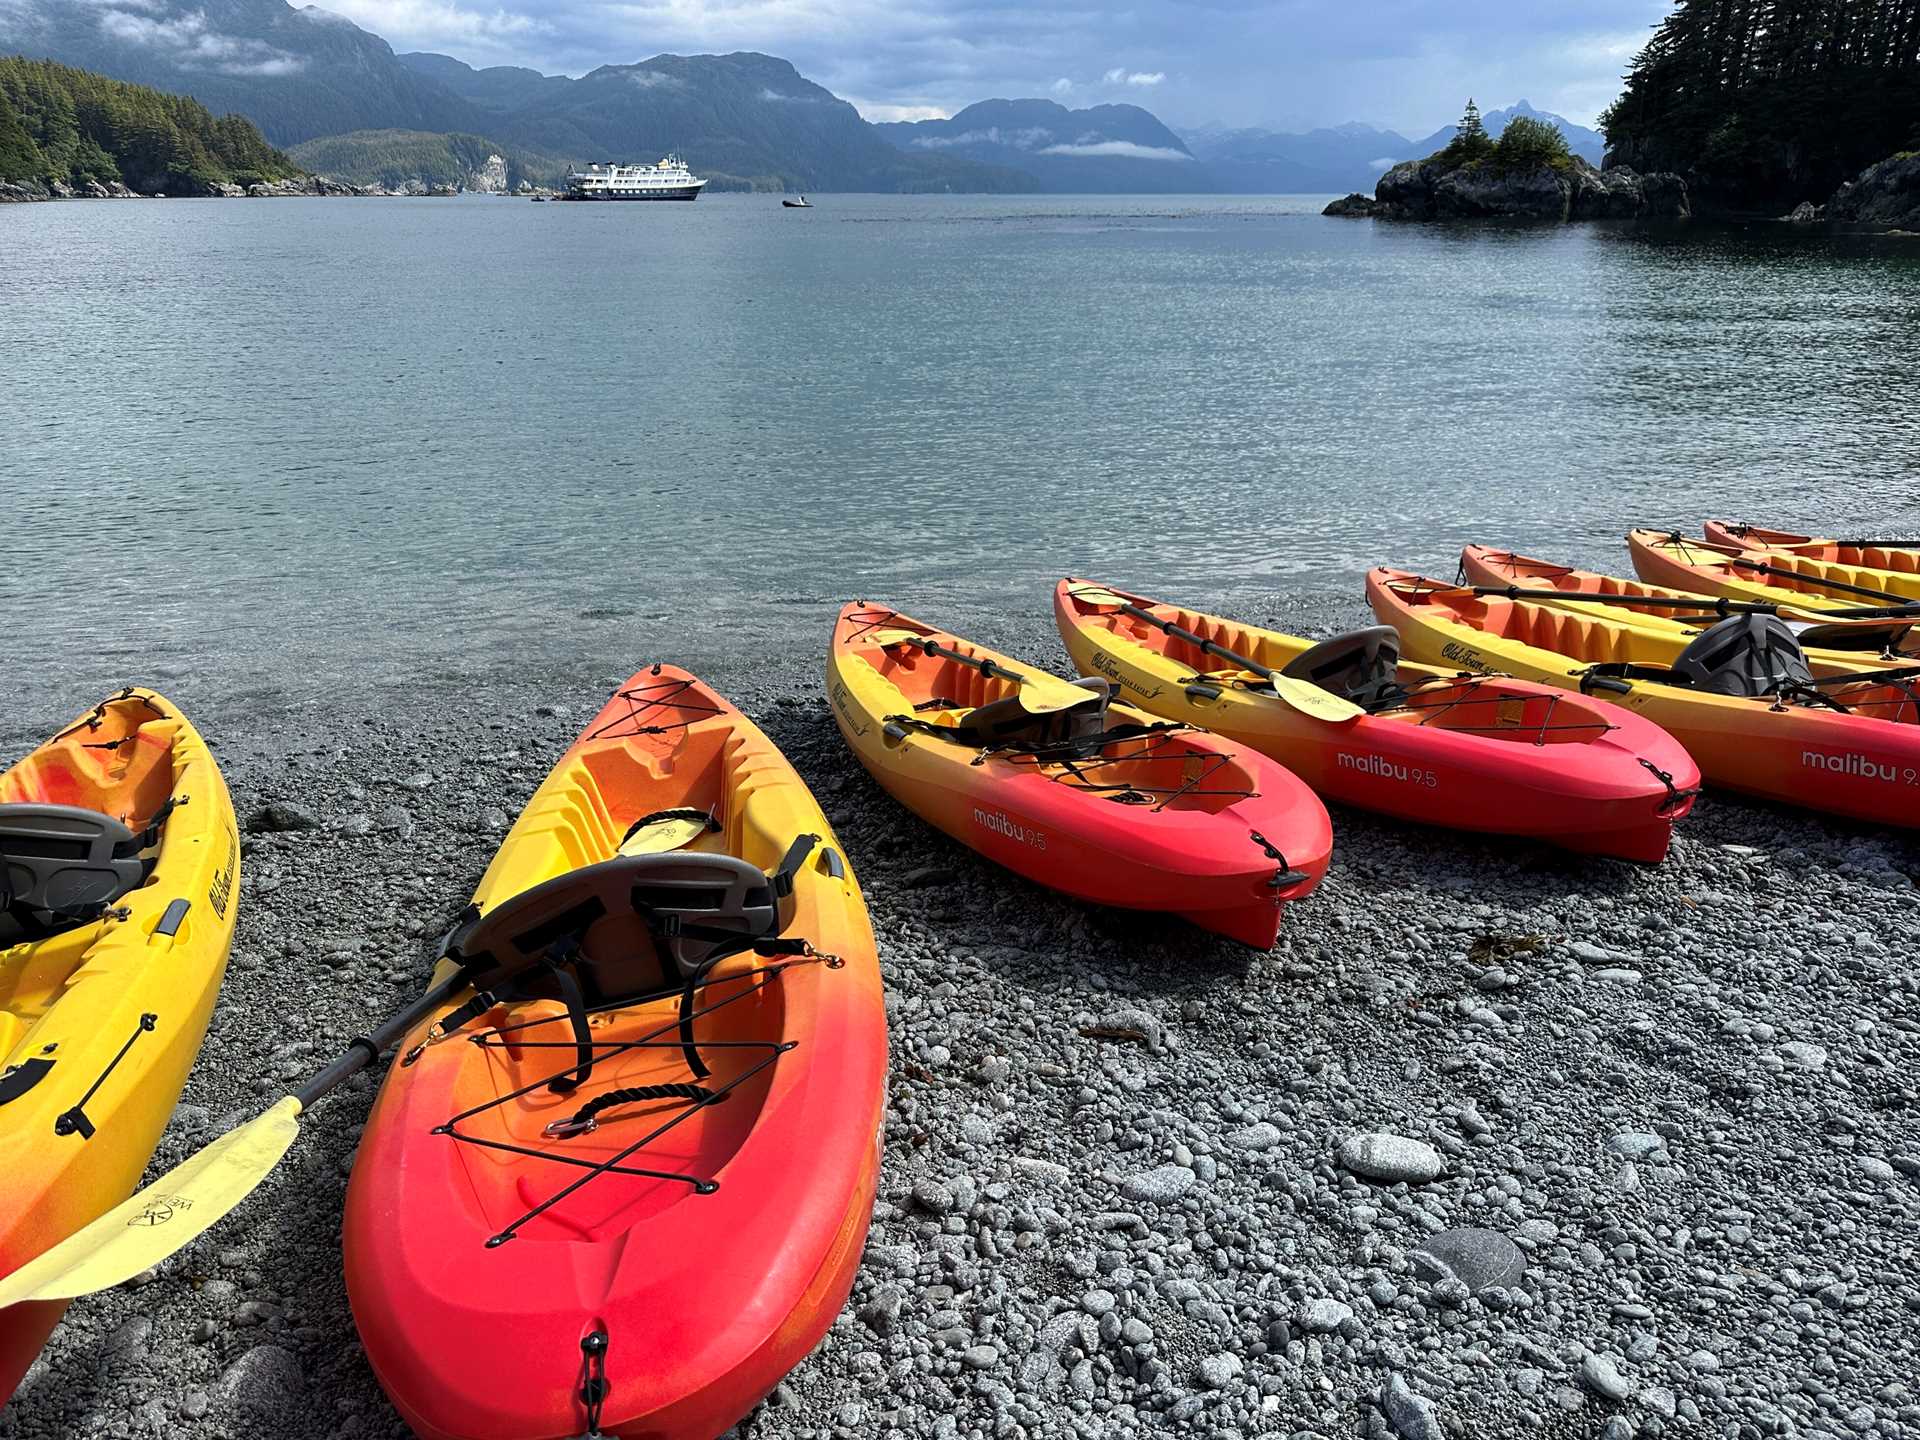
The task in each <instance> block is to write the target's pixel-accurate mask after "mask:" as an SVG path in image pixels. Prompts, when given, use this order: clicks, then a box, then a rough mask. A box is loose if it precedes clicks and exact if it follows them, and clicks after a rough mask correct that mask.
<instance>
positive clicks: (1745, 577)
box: [1627, 530, 1920, 610]
mask: <svg viewBox="0 0 1920 1440" xmlns="http://www.w3.org/2000/svg"><path fill="white" fill-rule="evenodd" d="M1627 550H1628V552H1629V553H1630V554H1631V555H1632V556H1633V571H1634V573H1635V574H1636V575H1638V576H1639V577H1640V578H1641V579H1642V580H1645V581H1647V582H1648V583H1649V584H1653V585H1668V586H1671V587H1673V588H1674V589H1676V590H1693V591H1696V592H1698V593H1701V594H1706V595H1727V596H1730V597H1732V598H1734V599H1738V600H1781V599H1782V597H1789V600H1790V603H1793V604H1796V605H1800V606H1803V607H1806V608H1817V609H1828V610H1831V609H1859V608H1861V607H1863V606H1870V605H1899V604H1904V603H1906V602H1907V601H1910V600H1920V573H1915V570H1914V569H1913V568H1912V567H1909V568H1908V569H1907V570H1905V571H1899V570H1876V569H1872V568H1870V567H1867V566H1864V565H1854V564H1849V563H1846V562H1844V561H1839V560H1824V559H1821V558H1819V557H1818V556H1815V555H1801V554H1798V553H1796V552H1794V551H1791V550H1740V549H1738V548H1732V547H1728V546H1724V545H1720V544H1716V543H1710V542H1708V541H1705V540H1690V539H1688V538H1687V537H1686V536H1684V535H1675V534H1673V533H1672V532H1671V531H1665V530H1635V531H1632V532H1631V533H1629V534H1628V536H1627Z"/></svg>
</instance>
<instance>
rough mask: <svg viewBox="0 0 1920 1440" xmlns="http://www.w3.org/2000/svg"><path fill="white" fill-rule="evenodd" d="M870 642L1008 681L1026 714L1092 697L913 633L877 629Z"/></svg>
mask: <svg viewBox="0 0 1920 1440" xmlns="http://www.w3.org/2000/svg"><path fill="white" fill-rule="evenodd" d="M872 643H874V644H876V645H878V646H880V647H881V648H882V649H890V648H892V647H893V646H895V645H911V646H913V647H914V648H915V649H917V650H919V651H921V652H922V653H923V654H927V655H939V656H942V657H943V658H945V659H948V660H953V661H957V662H958V663H959V664H962V665H965V666H968V667H969V668H971V669H974V670H978V671H979V672H980V673H981V674H982V675H987V676H990V677H992V678H993V679H996V680H1007V681H1011V682H1012V683H1013V684H1014V685H1015V686H1017V687H1018V694H1019V696H1020V708H1021V709H1023V710H1025V711H1026V712H1027V713H1028V714H1029V715H1052V714H1055V713H1057V712H1058V711H1061V710H1071V709H1072V708H1073V707H1074V706H1076V705H1085V704H1086V703H1087V702H1088V701H1090V700H1092V699H1093V698H1094V696H1093V692H1092V691H1090V690H1085V689H1083V688H1081V687H1080V686H1078V685H1074V684H1071V683H1069V682H1068V681H1065V680H1062V679H1060V678H1059V677H1057V676H1054V675H1046V674H1033V675H1022V674H1020V673H1018V672H1017V671H1013V670H1009V669H1007V667H1006V666H1004V665H1000V664H997V663H995V662H994V661H992V660H987V659H983V658H981V657H980V656H978V655H963V654H961V653H960V652H959V651H958V650H955V649H954V648H953V647H952V646H951V645H942V644H941V643H940V642H939V641H938V640H935V639H932V638H931V637H929V636H926V635H922V634H920V633H919V632H918V631H915V630H880V631H877V632H875V634H874V635H873V637H872Z"/></svg>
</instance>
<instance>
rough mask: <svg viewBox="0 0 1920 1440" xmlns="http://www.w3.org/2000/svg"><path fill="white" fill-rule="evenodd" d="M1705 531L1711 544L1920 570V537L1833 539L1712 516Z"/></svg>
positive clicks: (1872, 566)
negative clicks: (1911, 538)
mask: <svg viewBox="0 0 1920 1440" xmlns="http://www.w3.org/2000/svg"><path fill="white" fill-rule="evenodd" d="M1703 533H1704V534H1705V535H1706V537H1707V541H1708V543H1709V544H1713V545H1724V546H1726V547H1727V548H1728V549H1730V550H1776V551H1784V552H1786V553H1789V554H1794V555H1805V556H1807V557H1809V558H1811V559H1814V560H1828V561H1832V562H1834V563H1836V564H1840V565H1858V566H1861V567H1862V568H1864V569H1868V570H1896V571H1901V572H1904V573H1906V574H1913V573H1915V572H1917V571H1920V540H1830V539H1824V538H1822V537H1820V536H1817V535H1798V534H1795V533H1794V532H1793V531H1791V530H1767V529H1764V528H1762V527H1761V526H1758V525H1742V524H1738V523H1736V522H1734V521H1732V520H1709V521H1707V523H1706V527H1705V529H1704V531H1703Z"/></svg>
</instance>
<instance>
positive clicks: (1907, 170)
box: [1826, 150, 1920, 230]
mask: <svg viewBox="0 0 1920 1440" xmlns="http://www.w3.org/2000/svg"><path fill="white" fill-rule="evenodd" d="M1826 218H1827V219H1829V220H1840V221H1845V222H1847V223H1849V224H1854V225H1887V226H1891V227H1893V228H1895V229H1902V230H1912V229H1915V228H1920V151H1914V150H1908V151H1903V152H1901V153H1900V154H1898V155H1890V156H1888V157H1887V158H1886V159H1885V160H1882V161H1880V162H1879V163H1878V164H1875V165H1869V166H1868V167H1867V168H1866V169H1864V170H1862V171H1861V172H1860V173H1859V175H1858V176H1856V177H1855V178H1854V179H1852V180H1849V181H1847V182H1846V184H1844V185H1842V186H1841V187H1840V188H1839V189H1838V190H1836V191H1834V192H1833V198H1832V199H1831V200H1829V201H1828V202H1827V206H1826Z"/></svg>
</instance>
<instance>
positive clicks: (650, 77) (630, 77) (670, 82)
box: [627, 70, 682, 90]
mask: <svg viewBox="0 0 1920 1440" xmlns="http://www.w3.org/2000/svg"><path fill="white" fill-rule="evenodd" d="M627 83H628V84H629V85H638V86H639V87H640V88H641V89H642V90H655V89H658V88H659V87H661V86H663V85H664V86H667V87H669V88H671V87H673V86H676V85H679V84H681V83H682V82H681V80H680V77H679V76H678V75H672V74H669V73H668V72H667V71H665V70H629V71H628V72H627Z"/></svg>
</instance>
